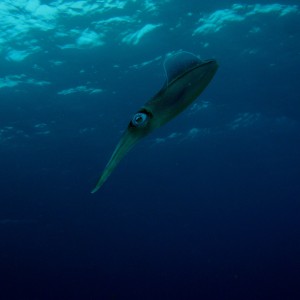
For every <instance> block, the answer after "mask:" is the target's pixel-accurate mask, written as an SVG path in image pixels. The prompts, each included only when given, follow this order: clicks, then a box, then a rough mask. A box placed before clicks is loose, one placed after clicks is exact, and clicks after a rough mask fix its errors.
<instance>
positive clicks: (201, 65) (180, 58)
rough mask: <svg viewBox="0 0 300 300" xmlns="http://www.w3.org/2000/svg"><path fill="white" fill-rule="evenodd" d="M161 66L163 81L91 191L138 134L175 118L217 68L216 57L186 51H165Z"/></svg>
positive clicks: (98, 186)
mask: <svg viewBox="0 0 300 300" xmlns="http://www.w3.org/2000/svg"><path fill="white" fill-rule="evenodd" d="M163 66H164V70H165V73H166V81H165V84H164V85H163V87H162V88H161V89H160V90H159V91H158V93H157V94H155V95H154V96H153V97H152V98H151V99H150V100H149V101H148V102H146V103H145V104H144V106H142V107H141V108H140V109H139V110H138V111H137V112H136V113H135V114H134V115H133V117H132V119H131V120H130V122H129V124H128V126H127V129H126V131H125V132H124V134H123V136H122V137H121V140H120V142H119V143H118V145H117V146H116V149H115V151H114V152H113V154H112V156H111V158H110V160H109V161H108V163H107V165H106V167H105V169H104V171H103V173H102V175H101V176H100V178H99V180H98V182H97V184H96V186H95V188H94V189H93V190H92V193H95V192H96V191H97V190H98V189H99V188H100V187H101V186H102V185H103V183H104V182H105V181H106V180H107V178H108V177H109V176H110V174H111V173H112V172H113V170H114V169H115V168H116V166H117V165H118V164H119V162H120V161H121V160H122V159H123V157H124V156H125V154H126V153H127V152H128V151H129V150H130V149H132V147H133V146H134V145H135V144H136V143H137V142H138V141H139V140H140V139H141V138H143V137H145V136H146V135H148V134H149V133H150V132H152V131H153V130H154V129H157V128H159V127H161V126H162V125H164V124H165V123H167V122H169V121H170V120H171V119H173V118H175V117H176V116H177V115H178V114H180V113H181V112H182V111H183V110H184V109H186V108H187V107H188V106H189V105H190V104H191V103H192V102H193V101H194V100H196V98H197V97H198V96H199V95H200V94H201V93H202V92H203V90H204V89H205V88H206V87H207V85H208V84H209V82H210V81H211V80H212V78H213V77H214V75H215V73H216V71H217V69H218V64H217V62H216V60H214V59H209V60H200V59H199V58H198V57H197V56H196V55H194V54H192V53H190V52H185V51H177V52H175V53H173V54H170V55H168V56H167V57H166V59H165V61H164V64H163Z"/></svg>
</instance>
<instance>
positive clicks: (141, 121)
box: [131, 113, 148, 127]
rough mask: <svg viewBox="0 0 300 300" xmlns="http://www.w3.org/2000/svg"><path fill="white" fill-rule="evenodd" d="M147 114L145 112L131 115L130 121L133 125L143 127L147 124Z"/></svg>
mask: <svg viewBox="0 0 300 300" xmlns="http://www.w3.org/2000/svg"><path fill="white" fill-rule="evenodd" d="M147 121H148V116H147V115H146V114H145V113H137V114H135V115H134V116H133V118H132V120H131V123H132V125H133V126H135V127H143V126H145V125H146V124H147Z"/></svg>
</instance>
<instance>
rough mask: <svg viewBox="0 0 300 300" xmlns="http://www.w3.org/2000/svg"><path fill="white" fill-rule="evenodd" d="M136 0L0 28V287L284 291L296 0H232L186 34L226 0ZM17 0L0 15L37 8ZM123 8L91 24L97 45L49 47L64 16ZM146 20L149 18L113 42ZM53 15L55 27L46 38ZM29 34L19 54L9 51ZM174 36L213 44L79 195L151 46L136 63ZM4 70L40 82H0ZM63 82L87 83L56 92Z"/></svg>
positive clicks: (297, 126)
mask: <svg viewBox="0 0 300 300" xmlns="http://www.w3.org/2000/svg"><path fill="white" fill-rule="evenodd" d="M8 2H9V1H4V2H3V3H8ZM84 2H86V4H88V3H89V4H91V3H92V2H93V3H94V4H95V3H98V5H99V6H100V7H101V5H104V4H105V3H108V4H109V3H110V4H111V5H112V6H113V5H116V3H117V1H90V2H89V1H84ZM122 2H124V1H120V3H122ZM146 2H147V1H138V2H137V3H136V2H134V1H128V3H127V5H126V6H125V7H124V8H122V9H121V8H119V9H116V8H111V9H110V10H108V11H107V12H103V13H94V14H92V13H90V12H86V13H84V12H83V9H77V10H76V11H78V15H76V16H71V15H68V14H67V13H65V15H64V14H63V13H61V15H60V17H59V19H58V21H57V23H55V22H54V21H53V20H50V21H49V20H48V21H47V22H48V23H49V24H52V23H53V24H54V27H53V29H51V30H45V31H43V30H40V29H39V30H37V29H35V28H34V26H35V25H34V26H33V27H32V28H31V29H30V30H28V31H27V32H26V34H25V33H24V35H23V36H22V33H21V34H20V35H21V37H20V35H18V36H16V37H14V35H13V34H10V33H9V34H8V31H7V30H8V29H7V28H6V34H5V33H2V35H1V36H0V37H1V38H2V41H1V39H0V41H1V43H0V45H1V47H0V49H1V51H0V55H1V56H0V78H2V81H1V80H0V87H1V88H0V97H1V98H0V165H1V169H0V174H1V183H0V188H1V192H0V199H1V200H0V277H1V280H0V299H244V300H246V299H251V300H252V299H286V300H293V299H295V300H296V299H300V221H299V220H300V219H299V213H300V182H299V178H300V169H299V168H300V154H299V150H300V134H299V133H300V96H299V91H300V89H299V78H300V71H299V70H300V68H299V67H300V31H299V29H300V21H299V20H300V18H299V15H300V8H299V6H297V5H298V1H281V2H280V3H281V5H282V7H281V8H280V10H276V9H274V6H272V7H271V6H269V11H267V12H264V13H262V12H257V13H255V12H254V7H253V3H252V2H249V5H252V6H249V7H248V6H246V3H245V2H244V3H243V4H244V5H245V6H244V8H243V9H241V10H239V13H238V14H239V16H244V17H245V14H246V13H248V15H247V17H245V19H244V20H241V21H228V20H227V21H223V23H222V22H221V23H220V24H221V25H220V28H219V30H215V31H213V30H212V31H211V32H208V33H198V34H194V35H193V32H194V31H195V30H196V28H197V27H198V26H199V23H198V19H199V18H200V17H201V16H202V17H203V18H206V17H207V16H209V15H211V14H212V13H213V12H215V11H217V10H222V11H223V13H224V12H225V13H227V14H228V15H229V14H230V12H231V13H232V11H233V9H232V4H234V3H235V1H214V2H212V3H210V2H211V1H210V2H207V3H206V2H205V3H202V2H203V1H187V2H186V1H178V0H177V1H173V0H172V1H157V2H155V3H156V8H155V9H153V10H146V9H145V7H144V6H143V5H144V4H145V3H146ZM16 3H17V1H16ZM26 3H27V5H28V3H29V1H20V3H17V7H19V8H21V10H12V9H11V10H9V9H7V13H6V14H5V13H4V8H2V14H3V15H2V23H1V24H2V26H3V24H5V16H7V15H14V16H15V18H16V19H18V18H19V19H20V24H22V26H23V25H24V24H25V23H26V22H29V21H28V18H32V20H34V21H35V22H37V21H36V20H40V19H43V18H42V17H37V16H36V15H34V10H33V9H31V10H30V8H28V7H27V8H26ZM147 3H150V2H149V1H148V2H147ZM31 4H32V5H33V6H34V7H35V9H36V7H38V6H39V5H42V4H48V5H49V6H52V7H55V6H58V2H53V1H41V2H40V3H38V2H35V1H32V3H31ZM261 5H273V2H272V1H263V2H261ZM292 5H296V6H293V7H294V9H292V10H291V12H288V13H286V14H285V15H280V13H281V12H282V11H283V10H284V9H287V8H291V7H292ZM6 8H7V7H6ZM265 8H266V7H265ZM271 8H273V10H272V9H271ZM143 9H144V11H143ZM139 10H141V11H142V12H139V13H137V12H138V11H139ZM65 11H67V10H65ZM81 12H82V15H80V13H81ZM250 12H252V13H253V14H252V15H250ZM24 14H25V17H26V18H25V19H26V20H27V21H26V22H25V21H24V20H23V21H22V18H21V17H20V16H22V15H23V16H24ZM125 15H127V16H131V17H132V19H134V18H135V22H136V23H125V24H123V23H122V25H121V26H116V27H113V26H112V27H108V28H106V31H104V34H105V37H104V44H103V45H98V46H94V45H93V44H92V43H87V44H86V45H84V46H83V47H80V46H78V47H77V48H76V47H73V48H71V49H62V48H60V47H59V45H62V44H63V43H65V44H67V43H74V40H76V35H75V37H74V36H72V35H71V33H70V30H71V29H74V28H75V29H77V30H78V31H79V32H82V31H84V30H85V29H86V28H89V29H91V30H95V31H97V30H96V29H95V28H94V27H93V26H94V25H93V22H95V21H98V20H102V19H108V18H111V17H116V16H125ZM205 20H206V22H208V21H207V19H205ZM10 22H11V21H10V20H8V21H7V22H6V23H7V24H10ZM24 22H25V23H24ZM51 22H52V23H51ZM204 23H205V22H204ZM26 24H27V23H26ZM35 24H36V23H35ZM146 24H162V25H161V26H160V27H157V28H156V29H155V30H153V31H151V32H149V33H147V34H145V35H144V36H143V37H142V38H141V39H140V40H139V41H138V42H137V44H136V45H134V44H126V43H125V42H122V37H124V36H125V34H126V33H128V32H135V31H136V30H139V29H140V28H142V27H143V26H144V25H146ZM9 26H11V27H12V30H17V29H16V28H15V26H12V25H9ZM9 26H8V28H10V27H9ZM30 26H32V25H30ZM64 30H65V32H66V33H67V34H68V33H70V36H71V37H70V36H67V37H65V38H61V39H59V38H58V37H57V38H56V34H57V32H60V33H61V32H63V31H64ZM99 30H100V29H99ZM99 30H98V31H99ZM98 31H97V32H98ZM100 31H101V30H100ZM13 32H16V31H13ZM21 32H22V30H21ZM122 32H124V33H122ZM122 34H123V35H122ZM32 39H37V41H38V42H34V41H31V42H30V43H31V44H30V43H29V44H28V43H27V44H26V41H30V40H32ZM36 43H37V44H38V45H39V47H40V49H39V51H36V52H33V53H31V54H30V55H28V57H26V58H25V59H19V60H18V59H12V57H11V56H9V53H10V52H9V51H11V49H17V50H20V51H25V50H26V49H27V48H28V49H29V48H30V47H33V46H32V45H35V44H36ZM26 47H27V48H26ZM28 49H27V50H28ZM177 49H184V50H187V51H191V52H193V53H196V54H198V55H200V56H201V57H202V58H204V59H206V58H215V59H217V60H218V62H219V65H220V68H219V70H218V73H217V74H216V77H215V78H214V80H213V81H212V82H211V84H210V85H209V87H208V88H207V90H206V91H205V92H204V93H203V94H202V95H201V97H200V98H199V100H198V101H197V102H196V103H197V105H196V106H193V107H192V108H189V109H188V110H187V111H185V112H184V113H183V114H182V115H180V116H179V117H178V118H177V119H175V120H173V121H172V122H170V123H169V124H167V125H166V126H165V127H163V128H161V129H160V130H158V131H157V132H155V133H153V134H152V135H151V136H149V137H147V138H146V139H144V140H143V141H142V142H141V143H140V144H139V145H137V146H136V148H135V149H134V150H133V151H132V152H131V153H130V154H128V156H127V157H126V159H124V161H123V162H122V163H121V164H120V166H119V167H118V168H117V169H116V171H115V172H114V173H113V175H112V176H111V177H110V178H109V180H108V181H107V182H106V183H105V185H104V186H103V188H102V189H101V190H100V191H99V192H98V193H96V194H94V195H91V194H90V190H91V188H92V187H93V185H94V183H95V181H96V179H97V178H98V176H99V175H100V172H101V170H102V168H103V167H104V166H105V164H106V162H107V160H108V159H109V156H110V154H111V152H112V151H113V149H114V147H115V145H116V143H117V142H118V140H119V138H120V136H121V133H122V131H123V130H124V128H126V126H127V123H128V121H129V120H130V118H131V116H132V114H133V113H134V112H135V111H136V110H137V109H138V108H139V107H140V106H141V105H142V104H143V103H144V102H145V101H146V100H148V98H149V97H151V96H152V95H153V94H154V93H155V92H156V91H157V90H158V89H159V88H160V87H161V85H162V83H163V81H164V73H163V68H162V58H158V59H157V60H154V61H153V62H151V63H149V64H147V65H145V66H141V64H142V63H143V62H145V61H152V60H153V59H155V58H157V57H159V56H161V57H164V56H165V55H166V54H167V53H168V52H170V51H174V50H177ZM27 50H26V51H27ZM30 51H31V50H30ZM32 51H33V50H32ZM52 61H62V64H59V63H57V64H55V63H52ZM134 65H135V66H134ZM82 70H83V71H82ZM80 71H81V72H80ZM17 74H19V75H20V74H25V76H27V77H26V78H34V79H35V80H39V81H48V82H50V84H42V83H41V84H32V82H31V83H30V82H29V81H27V82H25V81H26V78H25V77H24V78H25V79H24V78H21V79H18V80H19V81H22V80H23V81H22V82H18V83H16V85H15V86H9V84H7V80H8V79H7V77H6V76H10V75H17ZM5 77H6V86H5V81H3V78H5ZM18 80H17V81H18ZM1 83H2V85H1ZM77 86H86V87H88V88H92V89H93V88H101V89H103V91H102V92H101V93H90V92H74V93H71V94H68V95H62V94H58V93H59V92H60V91H62V90H66V89H70V88H74V87H77ZM202 106H205V107H206V108H203V107H202ZM201 107H202V109H201Z"/></svg>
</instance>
